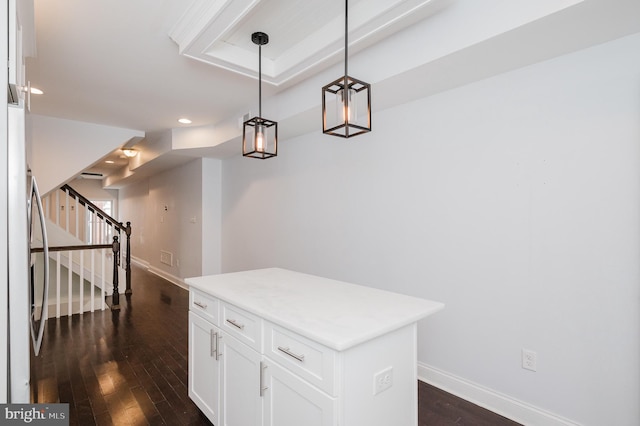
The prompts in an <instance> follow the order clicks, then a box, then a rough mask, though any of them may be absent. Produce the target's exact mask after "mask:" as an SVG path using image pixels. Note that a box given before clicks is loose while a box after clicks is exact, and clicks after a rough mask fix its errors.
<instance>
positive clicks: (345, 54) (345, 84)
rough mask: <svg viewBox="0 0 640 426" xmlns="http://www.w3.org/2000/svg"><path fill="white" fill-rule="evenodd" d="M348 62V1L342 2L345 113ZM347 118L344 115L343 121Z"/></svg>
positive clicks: (347, 89) (345, 105) (347, 104)
mask: <svg viewBox="0 0 640 426" xmlns="http://www.w3.org/2000/svg"><path fill="white" fill-rule="evenodd" d="M348 61H349V0H345V1H344V90H343V92H342V93H343V95H342V96H344V107H345V111H347V108H348V106H349V86H348V76H349V74H348ZM347 120H348V118H347V116H346V115H345V121H347Z"/></svg>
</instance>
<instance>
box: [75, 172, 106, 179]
mask: <svg viewBox="0 0 640 426" xmlns="http://www.w3.org/2000/svg"><path fill="white" fill-rule="evenodd" d="M80 177H81V178H82V179H102V178H103V177H104V176H103V175H102V173H90V172H83V173H81V174H80Z"/></svg>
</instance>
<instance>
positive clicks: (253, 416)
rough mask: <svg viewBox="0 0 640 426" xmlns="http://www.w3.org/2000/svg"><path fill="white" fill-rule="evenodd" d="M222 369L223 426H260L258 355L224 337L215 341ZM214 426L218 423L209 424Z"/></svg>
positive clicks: (224, 334)
mask: <svg viewBox="0 0 640 426" xmlns="http://www.w3.org/2000/svg"><path fill="white" fill-rule="evenodd" d="M219 348H220V349H219V350H220V362H221V366H222V375H221V383H220V384H221V386H220V398H221V400H222V411H221V415H222V421H221V422H220V423H219V424H220V425H224V426H260V425H262V400H261V397H260V361H261V358H262V356H261V355H260V353H259V352H257V351H255V350H254V349H252V348H250V347H249V346H247V345H245V344H244V343H241V342H240V341H239V340H237V339H236V338H234V337H232V336H231V335H229V334H227V333H224V332H223V333H221V334H220V339H219ZM212 422H213V423H214V424H215V425H216V426H217V425H218V423H216V422H215V421H213V420H212Z"/></svg>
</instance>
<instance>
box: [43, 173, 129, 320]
mask: <svg viewBox="0 0 640 426" xmlns="http://www.w3.org/2000/svg"><path fill="white" fill-rule="evenodd" d="M43 204H44V209H45V215H46V216H47V218H48V224H47V231H48V233H49V235H51V237H50V238H49V241H50V242H49V244H50V245H51V246H52V247H50V255H49V258H50V260H49V262H50V263H51V264H53V267H51V268H50V271H51V272H50V282H51V285H50V293H49V301H50V302H49V309H48V310H49V314H50V316H53V315H54V314H55V316H56V317H60V316H61V315H73V314H76V313H83V312H87V311H90V312H93V311H94V310H103V309H106V306H107V299H108V298H107V296H110V302H111V303H110V307H111V309H112V310H117V309H119V308H120V305H119V298H120V293H126V294H131V255H130V253H129V249H130V235H131V223H130V222H127V225H126V226H124V225H123V224H122V223H119V222H117V221H116V220H115V219H113V218H112V217H111V216H109V215H108V214H106V213H105V212H104V211H102V210H101V209H100V208H99V207H97V206H96V205H95V204H94V203H92V202H91V201H89V200H88V199H87V198H85V197H84V196H82V195H81V194H79V193H78V192H76V191H75V190H74V189H73V188H71V187H70V186H68V185H64V186H63V187H62V188H60V190H56V191H54V192H52V193H50V194H48V195H47V196H45V197H44V198H43ZM125 236H126V244H124V243H123V244H121V241H122V237H125ZM38 251H39V250H38V248H37V247H36V248H35V249H33V250H32V252H38ZM120 283H126V286H120V285H119V284H120ZM122 287H125V288H124V289H122Z"/></svg>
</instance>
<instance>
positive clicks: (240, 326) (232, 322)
mask: <svg viewBox="0 0 640 426" xmlns="http://www.w3.org/2000/svg"><path fill="white" fill-rule="evenodd" d="M227 322H228V323H229V324H231V325H232V326H234V327H235V328H238V329H240V330H244V324H238V322H237V321H236V320H234V319H227Z"/></svg>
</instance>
